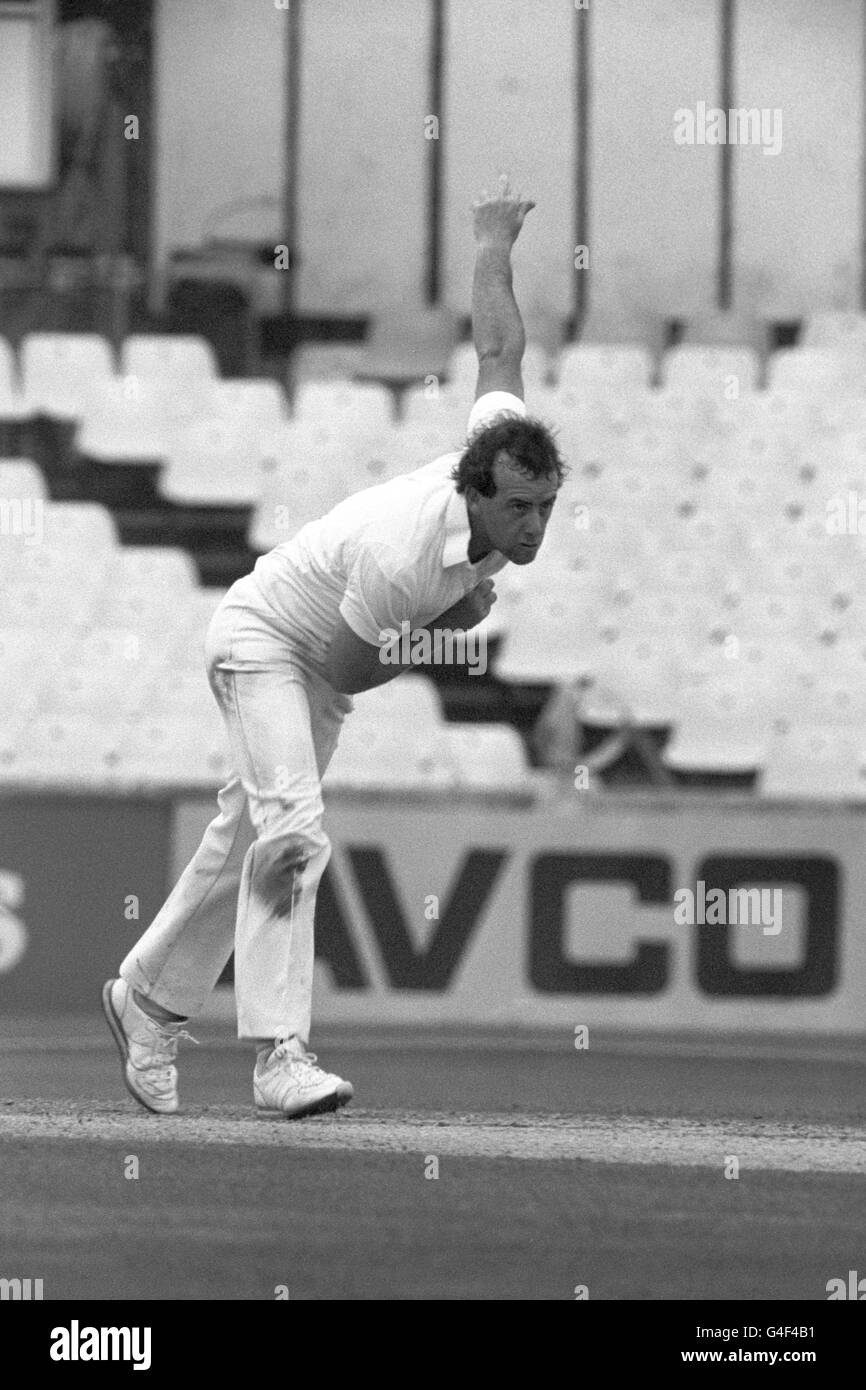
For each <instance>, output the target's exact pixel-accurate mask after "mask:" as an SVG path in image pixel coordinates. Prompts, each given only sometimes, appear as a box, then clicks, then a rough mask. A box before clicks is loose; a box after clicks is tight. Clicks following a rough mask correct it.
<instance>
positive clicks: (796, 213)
mask: <svg viewBox="0 0 866 1390" xmlns="http://www.w3.org/2000/svg"><path fill="white" fill-rule="evenodd" d="M720 15H721V6H720V4H719V2H718V0H592V5H591V14H590V18H591V50H590V64H589V81H590V148H589V200H590V201H589V209H590V221H589V227H590V230H589V246H590V277H591V278H590V288H591V296H592V299H593V302H594V303H596V304H599V303H606V304H615V303H619V302H622V303H624V304H626V305H628V304H630V303H635V302H636V303H638V304H644V305H647V306H649V307H654V308H658V309H661V310H663V311H665V312H669V313H678V312H687V311H688V310H690V309H695V308H699V307H702V306H709V305H710V304H711V303H712V302H713V298H714V294H715V288H716V274H717V259H718V241H719V213H720V198H719V163H720V150H719V148H718V147H716V146H713V145H709V144H704V145H698V144H695V145H690V146H687V145H681V144H677V143H676V141H675V139H674V125H675V121H674V113H675V111H677V109H678V108H690V109H693V110H694V109H696V108H697V105H698V103H700V102H703V103H705V104H706V106H707V107H712V106H715V105H718V104H719V103H720V101H721V90H720V39H721V19H720ZM430 16H431V5H430V3H429V0H364V3H361V2H360V0H305V3H304V5H303V11H302V32H303V46H302V70H301V129H300V171H299V189H298V203H299V234H300V250H301V265H300V272H299V278H298V295H299V302H300V307H301V308H302V309H303V310H304V311H306V312H310V313H317V312H318V313H332V314H337V313H340V314H343V313H348V314H352V313H366V312H369V311H370V310H373V309H375V308H376V307H377V306H378V305H382V304H393V303H407V302H408V303H412V302H420V300H421V297H422V293H423V284H424V247H425V241H426V234H425V219H426V215H427V204H426V196H427V193H426V189H427V173H426V171H427V167H428V163H429V157H430V144H429V140H427V139H425V120H426V118H427V117H429V116H431V115H436V116H437V118H438V120H439V135H440V140H441V142H442V144H441V151H442V155H443V163H444V168H443V185H444V207H443V248H442V250H443V256H442V276H443V285H444V297H445V299H446V300H447V301H448V302H449V303H451V304H452V305H453V306H454V307H455V308H457V309H464V310H465V309H466V308H467V306H468V302H469V276H470V269H471V255H472V242H471V219H470V216H469V204H470V202H471V199H472V197H473V195H474V194H475V192H476V190H477V189H478V188H480V187H481V186H482V185H483V184H484V183H485V182H490V181H492V180H493V179H495V176H496V174H497V172H498V171H499V170H500V168H509V169H511V170H512V171H513V173H514V175H515V178H516V180H517V181H518V183H519V185H520V186H521V188H522V189H523V190H524V191H525V192H527V193H531V194H532V196H534V197H535V198H536V199H537V201H538V204H539V206H538V209H537V210H536V211H535V212H534V213H533V214H532V215H531V219H530V222H529V223H528V224H527V230H526V233H525V236H524V238H523V239H522V241H521V244H520V246H519V248H518V252H517V258H516V266H517V272H516V278H517V286H518V291H519V294H520V297H521V302H522V303H523V304H525V305H526V306H527V307H528V308H530V309H531V308H532V306H535V307H538V308H544V307H558V306H561V307H562V308H563V309H567V308H568V307H569V304H570V302H571V299H572V295H573V289H574V284H573V277H574V273H575V272H574V270H573V253H574V188H575V143H576V142H575V116H574V110H575V105H574V95H575V81H576V79H575V56H574V52H575V44H574V37H575V23H576V9H575V7H574V6H573V5H572V4H570V3H568V0H449V3H448V5H447V14H446V51H445V91H444V100H443V103H442V104H443V108H444V109H443V110H442V111H441V112H435V113H434V112H430V111H429V110H428V106H429V74H428V67H429V43H430V25H431V19H430ZM736 16H737V22H736V29H735V64H734V102H735V104H736V105H738V106H744V107H746V106H754V107H758V108H767V109H768V111H769V110H773V109H776V108H778V109H779V110H780V111H781V121H782V124H781V133H782V142H781V148H780V149H779V151H778V153H776V154H767V153H765V152H764V148H763V147H762V146H760V145H752V146H747V145H743V146H740V147H738V149H737V150H736V152H735V161H734V221H735V241H734V294H735V299H736V300H737V301H738V302H739V303H741V304H742V305H743V306H748V307H754V308H756V309H759V310H762V311H764V312H766V313H768V314H771V315H774V316H778V317H786V316H795V315H799V314H800V313H802V312H804V311H805V310H807V309H809V308H810V307H812V308H820V307H831V306H845V305H847V306H851V307H854V306H855V305H856V304H857V298H858V293H859V289H858V286H859V277H860V251H859V246H860V241H861V226H860V224H861V214H860V205H861V198H862V193H861V167H862V165H863V129H864V121H863V96H862V87H863V66H864V54H863V32H864V21H863V12H862V6H861V5H860V3H859V0H823V3H822V4H821V5H817V6H816V5H814V4H813V3H811V0H738V5H737V7H736ZM287 18H288V16H287V12H286V10H285V9H282V8H278V5H277V3H276V0H182V3H178V0H159V7H158V16H157V33H158V45H157V47H158V52H157V65H156V67H157V123H158V156H157V174H156V207H155V227H156V243H157V247H158V250H159V253H160V255H161V256H164V255H165V254H166V252H167V251H168V249H169V248H170V247H171V246H175V245H183V244H194V243H195V242H197V241H198V240H199V238H200V237H201V235H202V234H203V232H205V231H206V230H207V229H208V226H209V225H212V221H213V216H214V214H215V212H216V210H217V209H218V208H219V207H220V206H221V205H224V204H225V203H226V202H227V201H228V200H230V199H233V198H238V199H242V198H256V197H259V198H271V199H272V203H271V205H270V208H269V207H268V206H267V204H264V205H259V206H258V207H257V208H255V209H254V210H252V211H250V212H248V213H239V214H238V215H237V216H236V217H235V218H234V219H232V221H231V222H230V223H225V224H224V229H231V230H232V231H240V232H243V233H245V234H248V235H250V236H251V237H253V238H255V239H258V240H263V241H270V240H273V241H274V242H275V243H276V242H277V241H278V240H280V222H281V219H280V199H281V197H282V191H283V190H282V168H283V152H282V147H283V110H284V101H285V84H286V54H285V42H284V39H285V27H286V24H287ZM428 130H429V127H428ZM584 273H585V272H584Z"/></svg>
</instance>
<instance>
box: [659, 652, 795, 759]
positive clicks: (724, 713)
mask: <svg viewBox="0 0 866 1390" xmlns="http://www.w3.org/2000/svg"><path fill="white" fill-rule="evenodd" d="M725 667H727V669H724V668H725ZM776 679H777V677H776V676H775V674H774V673H772V672H768V673H766V674H764V673H763V672H761V671H760V669H759V668H756V669H753V670H749V669H748V668H745V667H744V666H743V665H742V664H741V663H740V662H734V661H730V662H724V664H723V660H720V661H719V662H718V663H717V664H716V666H715V669H713V668H712V666H710V667H708V668H707V669H705V670H704V671H696V672H693V673H691V674H690V676H689V678H688V679H687V680H686V681H684V682H683V683H682V685H681V686H680V688H679V691H678V704H679V708H678V710H677V713H676V716H675V721H674V733H673V736H672V738H671V740H670V742H669V743H668V745H667V746H666V747H665V749H664V752H663V754H662V756H663V759H664V762H665V765H666V766H667V767H669V768H672V769H674V770H676V771H680V772H727V773H739V772H753V771H755V770H756V769H757V768H759V767H760V766H762V765H763V762H764V758H765V755H766V747H767V742H768V739H769V736H770V732H771V727H772V720H773V714H774V691H775V688H776Z"/></svg>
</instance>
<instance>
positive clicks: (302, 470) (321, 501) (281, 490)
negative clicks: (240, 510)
mask: <svg viewBox="0 0 866 1390" xmlns="http://www.w3.org/2000/svg"><path fill="white" fill-rule="evenodd" d="M268 460H271V461H272V463H273V466H272V467H267V466H266V465H267V462H268ZM260 478H261V482H260V491H259V495H258V498H257V500H256V504H255V509H254V511H253V514H252V517H251V518H250V525H249V532H248V539H249V544H250V546H251V547H252V548H253V550H257V551H260V552H264V551H267V550H270V549H272V547H273V546H275V545H281V544H282V543H283V542H284V541H287V540H291V538H292V536H293V535H295V533H296V532H297V531H299V530H300V529H301V527H302V526H305V525H306V523H307V522H308V521H315V520H317V519H318V518H319V517H320V516H323V515H324V514H325V512H328V511H330V510H331V508H332V507H335V506H336V505H337V503H338V502H341V501H342V500H343V498H344V497H348V495H349V493H350V491H351V490H352V489H351V487H350V484H349V482H348V481H347V479H346V477H345V475H344V473H343V471H342V469H341V468H340V467H338V465H337V448H336V443H335V441H334V440H333V438H331V439H329V440H328V442H327V445H323V444H322V442H321V440H320V438H319V437H318V432H317V430H316V429H314V428H313V427H311V426H302V425H297V424H293V425H291V426H288V427H287V428H286V429H285V430H283V431H281V432H280V433H279V434H278V435H274V436H273V437H272V438H271V440H270V441H269V450H268V453H267V455H266V457H265V459H263V465H262V472H261V475H260Z"/></svg>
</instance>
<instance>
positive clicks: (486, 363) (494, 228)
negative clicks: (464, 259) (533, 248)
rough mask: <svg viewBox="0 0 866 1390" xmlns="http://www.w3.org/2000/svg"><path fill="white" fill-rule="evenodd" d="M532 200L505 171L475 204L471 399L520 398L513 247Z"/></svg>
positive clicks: (521, 341)
mask: <svg viewBox="0 0 866 1390" xmlns="http://www.w3.org/2000/svg"><path fill="white" fill-rule="evenodd" d="M534 207H535V204H534V203H532V202H525V201H521V198H520V195H519V194H514V193H512V192H511V189H510V187H509V183H508V175H507V174H503V175H502V176H501V177H500V179H499V188H498V190H497V192H496V193H494V194H493V195H492V196H489V195H488V194H487V193H483V194H482V195H481V197H480V198H479V199H478V200H477V202H476V203H474V204H473V222H474V231H475V240H476V242H477V250H476V255H475V273H474V275H473V279H472V335H473V339H474V341H475V351H476V352H477V353H478V386H477V388H476V391H475V399H476V400H477V399H478V397H479V396H483V395H485V394H486V393H487V392H488V391H510V392H511V394H512V395H514V396H519V397H520V399H521V400H523V377H522V374H521V369H520V368H521V362H522V361H523V352H524V348H525V347H526V334H525V333H524V330H523V320H522V318H521V317H520V310H519V309H518V307H517V301H516V300H515V298H514V292H513V289H512V277H511V248H512V246H513V245H514V243H515V241H516V240H517V238H518V236H519V235H520V229H521V227H522V226H523V219H524V218H525V216H526V214H527V213H528V212H529V211H530V209H531V208H534Z"/></svg>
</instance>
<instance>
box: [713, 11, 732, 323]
mask: <svg viewBox="0 0 866 1390" xmlns="http://www.w3.org/2000/svg"><path fill="white" fill-rule="evenodd" d="M735 19H736V0H722V11H721V24H722V49H721V106H722V110H723V111H724V112H725V117H726V119H728V115H727V113H728V112H729V111H731V110H733V108H734V21H735ZM719 158H720V165H719V213H720V222H719V269H718V284H717V289H716V297H717V300H718V305H719V308H720V309H730V307H731V299H732V295H733V263H732V261H733V241H734V211H733V201H734V180H733V175H734V150H733V146H732V145H731V142H730V140H726V141H725V142H724V144H722V145H720V146H719Z"/></svg>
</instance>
